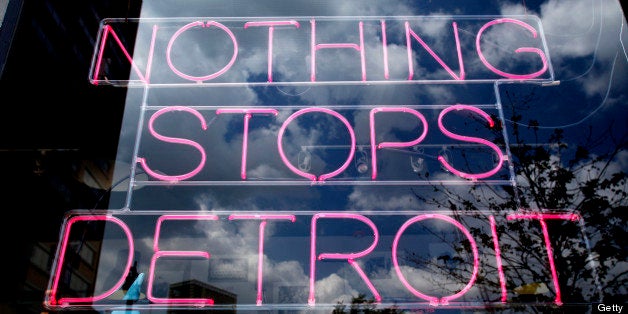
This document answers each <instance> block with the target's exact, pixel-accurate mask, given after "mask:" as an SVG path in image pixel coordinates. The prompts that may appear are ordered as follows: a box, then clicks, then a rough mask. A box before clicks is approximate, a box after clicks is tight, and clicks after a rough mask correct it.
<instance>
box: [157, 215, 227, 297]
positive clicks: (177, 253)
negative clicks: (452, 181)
mask: <svg viewBox="0 0 628 314" xmlns="http://www.w3.org/2000/svg"><path fill="white" fill-rule="evenodd" d="M166 220H218V216H216V215H162V216H160V217H159V218H158V219H157V224H156V226H155V237H154V241H153V251H154V252H155V253H154V254H153V257H152V259H151V263H150V270H149V272H148V285H147V287H146V297H147V298H148V299H149V300H150V301H151V302H153V303H166V304H172V303H176V304H182V303H183V304H196V305H211V304H214V300H213V299H209V298H207V299H206V298H157V297H155V296H153V283H154V280H155V264H156V263H157V259H158V258H160V257H202V258H205V259H209V257H210V254H209V253H208V252H204V251H162V250H160V249H159V236H160V234H161V225H162V224H163V223H164V221H166Z"/></svg>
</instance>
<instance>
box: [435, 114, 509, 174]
mask: <svg viewBox="0 0 628 314" xmlns="http://www.w3.org/2000/svg"><path fill="white" fill-rule="evenodd" d="M453 110H456V111H460V110H469V111H471V112H474V113H476V114H478V115H480V116H481V117H482V118H484V119H486V120H487V121H488V123H489V125H490V127H493V126H494V125H495V122H493V119H491V116H489V115H488V114H487V113H486V112H484V111H482V109H479V108H476V107H473V106H469V105H454V106H450V107H447V108H445V109H444V110H443V111H441V113H440V114H439V115H438V128H439V129H440V130H441V132H443V134H445V135H446V136H448V137H450V138H453V139H455V140H460V141H463V142H471V143H479V144H484V145H486V146H488V147H490V148H491V149H493V150H494V151H495V153H496V154H497V157H498V161H497V165H496V166H495V167H494V168H493V169H492V170H489V171H487V172H483V173H477V174H472V173H466V172H462V171H460V170H457V169H455V168H454V167H452V166H451V165H449V163H448V162H447V160H446V159H445V158H444V157H443V156H438V161H440V162H441V164H442V165H443V166H444V167H445V168H446V169H447V170H449V171H450V172H451V173H453V174H455V175H457V176H459V177H461V178H465V179H471V180H478V179H484V178H488V177H490V176H492V175H494V174H495V173H497V172H498V171H499V170H500V169H501V167H502V164H503V163H504V160H507V159H508V158H507V157H506V156H504V154H502V152H501V150H500V149H499V147H497V145H495V144H493V142H491V141H488V140H485V139H483V138H478V137H471V136H464V135H458V134H455V133H452V132H450V131H449V130H447V129H446V128H445V126H444V125H443V117H444V116H445V115H446V114H447V113H449V112H450V111H453Z"/></svg>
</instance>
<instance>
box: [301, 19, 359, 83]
mask: <svg viewBox="0 0 628 314" xmlns="http://www.w3.org/2000/svg"><path fill="white" fill-rule="evenodd" d="M310 24H311V27H312V31H311V33H312V35H311V40H310V53H311V58H312V61H311V65H310V66H311V69H310V70H311V76H310V80H311V81H312V82H316V51H317V50H319V49H330V48H342V49H347V48H348V49H355V50H357V51H358V52H359V53H360V66H361V68H362V81H366V56H365V51H364V22H362V21H360V22H358V30H359V33H360V44H359V45H357V44H352V43H328V44H316V20H310Z"/></svg>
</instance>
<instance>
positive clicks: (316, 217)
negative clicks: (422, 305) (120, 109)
mask: <svg viewBox="0 0 628 314" xmlns="http://www.w3.org/2000/svg"><path fill="white" fill-rule="evenodd" d="M505 218H506V220H507V221H512V220H522V219H532V220H538V221H539V222H540V223H541V228H542V234H543V239H544V242H545V247H546V250H547V254H548V261H549V268H550V271H551V274H552V281H553V283H554V291H555V301H554V302H555V303H556V304H558V305H560V304H562V300H561V293H560V287H559V282H558V277H557V271H556V265H555V262H554V256H553V255H554V253H553V250H552V245H551V243H550V237H549V230H548V228H547V225H546V223H545V220H565V221H574V222H575V221H578V220H580V219H581V217H580V216H579V215H578V214H573V213H572V214H562V213H548V212H531V211H529V212H528V211H522V212H520V213H517V214H509V215H506V217H505ZM327 219H341V220H346V221H351V220H353V221H358V222H361V223H364V224H365V225H366V226H368V228H370V230H371V232H372V233H371V235H372V238H370V237H367V238H366V239H368V241H365V242H364V247H365V248H364V249H362V250H361V251H359V252H326V251H325V248H324V247H320V245H319V244H318V242H319V239H320V237H321V235H322V233H321V231H320V230H319V229H318V228H317V227H318V226H319V225H320V224H321V223H322V221H323V220H327ZM428 219H436V220H439V221H442V222H445V223H447V224H450V225H452V226H454V227H455V228H456V229H458V230H459V231H460V232H461V233H462V235H463V236H464V237H463V239H464V238H466V240H467V241H468V242H469V244H470V250H471V253H472V254H473V270H472V271H471V274H470V276H469V280H468V282H467V283H466V285H465V286H464V287H463V288H462V289H460V291H458V292H457V293H455V294H452V295H446V296H432V295H427V294H425V293H423V292H421V291H419V290H418V289H417V288H415V287H414V286H413V285H412V284H411V283H410V281H409V280H408V279H406V274H405V273H407V268H409V267H410V266H402V265H401V264H400V262H399V258H398V254H399V248H400V242H401V241H402V237H403V236H404V234H406V231H407V230H408V228H409V227H410V226H411V225H413V224H416V223H420V222H422V221H425V220H428ZM219 220H221V218H220V217H219V216H218V215H209V214H165V215H161V216H158V217H157V222H156V224H155V232H154V237H153V243H152V251H153V252H152V258H151V259H150V269H149V272H148V283H147V286H146V297H147V299H148V300H149V301H150V302H152V303H154V304H161V305H167V304H176V305H186V306H196V307H203V306H212V305H213V304H214V300H213V299H211V298H172V297H157V296H155V295H154V293H153V289H154V285H155V278H156V277H159V276H157V274H158V273H159V267H157V266H158V265H157V261H158V260H159V259H162V258H177V259H181V258H184V259H198V258H201V259H205V260H207V259H209V258H210V253H209V252H207V251H182V250H163V249H161V248H160V245H159V243H160V239H161V237H162V226H163V225H164V223H167V222H168V221H190V222H192V223H194V222H198V221H207V222H209V225H208V226H211V225H212V224H213V222H212V221H216V223H222V222H218V221H219ZM236 220H259V221H260V224H259V232H258V238H257V241H258V264H257V297H256V304H257V305H258V306H260V305H262V304H263V295H262V291H263V286H262V280H263V278H264V274H263V264H262V262H263V257H264V242H265V234H264V230H265V227H266V224H267V223H268V222H270V221H271V220H272V221H277V220H282V221H290V222H295V220H296V215H294V214H285V213H273V212H265V213H259V214H258V213H250V214H249V213H242V212H240V213H234V214H230V215H228V219H227V221H236ZM488 220H489V225H490V233H491V237H492V239H493V244H494V250H495V251H494V252H495V253H494V257H495V261H496V266H497V270H498V275H499V284H500V288H501V302H502V303H507V301H508V300H507V290H506V280H507V278H506V275H505V274H504V271H503V268H502V258H501V250H500V248H499V241H498V235H497V223H496V221H495V218H494V217H493V216H492V215H491V216H488ZM91 221H102V222H105V223H112V224H115V225H117V227H119V228H121V229H122V231H123V232H124V237H125V238H126V239H125V240H126V243H127V245H128V249H129V250H128V252H129V253H128V256H127V259H126V263H125V266H124V268H123V271H122V273H121V274H120V279H119V280H118V281H117V282H116V283H115V284H113V286H112V287H111V288H110V289H108V290H106V291H105V292H103V293H101V294H98V295H94V296H86V297H63V296H61V297H60V296H59V285H60V279H61V278H63V277H64V273H63V271H64V270H65V271H69V270H67V269H66V267H67V265H66V264H67V263H69V262H66V251H67V248H68V246H69V245H70V233H71V230H72V229H73V227H74V226H75V225H76V224H77V223H78V222H91ZM62 235H63V237H62V239H61V241H60V247H59V257H58V262H57V263H56V264H55V266H54V267H53V269H52V270H51V271H52V273H53V274H54V280H53V281H52V284H51V286H50V290H49V291H48V293H47V302H48V304H49V305H51V306H60V307H69V306H72V305H80V304H96V303H98V302H99V301H103V300H105V299H106V298H108V297H110V296H111V295H113V293H114V292H116V291H117V290H118V289H120V287H121V286H122V284H123V282H124V279H125V278H126V277H127V275H128V273H129V270H130V267H131V263H132V261H133V259H134V254H133V252H134V251H135V245H134V238H133V234H132V232H131V229H130V227H129V226H128V225H127V224H126V223H125V222H124V221H123V220H121V219H120V218H118V217H114V216H112V215H89V214H88V215H84V216H83V215H79V216H73V217H70V218H69V219H68V220H67V221H66V223H65V226H64V228H63V234H62ZM309 241H310V248H309V264H310V265H309V266H310V274H309V294H308V300H307V301H308V303H309V304H310V305H315V304H316V269H317V267H316V265H317V263H321V262H323V261H325V260H346V261H347V263H348V264H349V265H351V267H352V268H353V269H354V270H355V271H356V273H357V274H358V275H359V277H360V278H361V279H362V281H363V282H364V283H365V285H366V287H367V288H368V289H369V290H370V291H371V293H372V294H373V297H374V299H375V301H376V302H378V303H379V302H382V301H384V300H385V296H382V295H381V294H380V292H379V290H378V289H377V287H376V286H377V284H376V283H377V282H375V283H373V282H372V281H371V279H370V278H369V276H368V275H367V274H366V273H365V272H364V271H363V269H362V266H361V265H360V264H359V262H358V261H357V259H360V258H366V257H367V256H368V255H369V254H371V253H372V252H373V251H374V250H375V249H376V248H378V247H379V249H380V250H381V249H383V248H382V247H381V244H380V235H379V230H378V227H377V226H376V225H375V224H374V223H373V221H372V220H371V219H369V218H368V217H366V216H364V215H361V214H358V213H348V212H321V213H315V214H312V218H311V225H310V237H309ZM321 251H322V252H321ZM479 255H480V251H478V247H477V244H476V242H475V239H474V237H473V236H472V235H471V233H470V232H469V230H468V229H467V227H465V226H464V225H463V224H462V223H461V222H460V221H458V220H457V219H455V218H453V217H451V216H448V215H443V214H438V213H423V214H419V215H417V216H413V217H410V218H409V219H408V220H406V221H405V222H404V223H403V224H402V225H401V226H400V227H399V228H398V230H397V232H396V235H395V237H394V239H393V242H392V246H391V247H390V257H391V258H392V263H393V265H392V267H393V269H394V270H395V273H396V275H397V279H398V280H399V281H400V282H401V284H402V285H403V287H405V289H407V291H408V292H410V293H412V294H413V295H414V296H416V297H417V298H419V299H421V300H424V301H427V302H428V303H429V304H431V305H434V306H437V305H447V304H449V303H450V302H451V301H453V300H455V299H459V298H461V297H462V296H463V295H465V294H466V293H468V292H469V291H470V289H471V288H472V287H473V286H474V284H475V282H476V278H477V275H478V273H479V269H480V267H481V262H480V258H479ZM482 263H484V262H482ZM304 301H305V300H304Z"/></svg>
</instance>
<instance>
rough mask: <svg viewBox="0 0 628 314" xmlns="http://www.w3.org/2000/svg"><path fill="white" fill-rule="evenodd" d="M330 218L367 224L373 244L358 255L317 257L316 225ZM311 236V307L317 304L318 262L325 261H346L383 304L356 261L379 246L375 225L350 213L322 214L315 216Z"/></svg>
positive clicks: (324, 255) (325, 255)
mask: <svg viewBox="0 0 628 314" xmlns="http://www.w3.org/2000/svg"><path fill="white" fill-rule="evenodd" d="M323 218H328V219H356V220H359V221H361V222H363V223H365V224H367V225H368V226H369V227H370V228H371V230H373V243H371V245H370V246H369V247H368V248H366V249H365V250H363V251H361V252H357V253H321V254H319V255H318V257H317V255H316V254H317V253H316V223H317V221H318V220H319V219H323ZM311 228H312V229H311V230H312V231H311V235H310V296H309V298H308V303H309V304H310V305H314V304H315V303H316V297H315V295H316V292H315V291H316V286H315V283H316V260H321V261H322V260H324V259H346V260H347V262H348V263H349V264H350V265H351V266H352V267H353V269H355V271H356V272H357V273H358V275H360V278H362V280H364V283H366V285H367V287H368V288H369V290H371V292H372V293H373V296H374V297H375V301H377V302H381V300H382V297H381V296H380V294H379V292H377V289H375V286H373V283H371V281H370V280H369V279H368V277H367V276H366V274H365V273H364V271H363V270H362V268H360V265H359V264H358V263H357V262H356V261H355V259H356V258H360V257H364V256H366V255H368V254H369V253H371V252H372V251H373V250H374V249H375V247H376V246H377V242H378V241H379V231H377V227H376V226H375V224H374V223H373V222H372V221H371V220H370V219H368V218H366V217H364V216H362V215H357V214H350V213H321V214H315V215H314V216H313V217H312V225H311Z"/></svg>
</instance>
